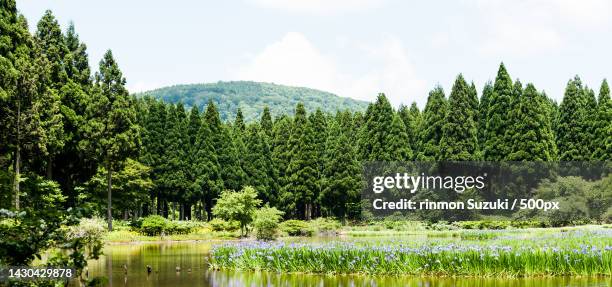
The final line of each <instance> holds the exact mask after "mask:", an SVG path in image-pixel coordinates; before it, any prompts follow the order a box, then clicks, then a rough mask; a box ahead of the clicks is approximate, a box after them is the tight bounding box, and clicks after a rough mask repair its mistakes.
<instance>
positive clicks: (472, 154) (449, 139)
mask: <svg viewBox="0 0 612 287" xmlns="http://www.w3.org/2000/svg"><path fill="white" fill-rule="evenodd" d="M474 97H475V95H474V94H473V90H472V88H470V86H468V84H467V83H466V81H465V80H464V79H463V76H462V75H461V74H459V76H457V79H456V80H455V84H454V85H453V88H452V91H451V94H450V96H449V98H448V112H447V113H446V116H445V120H444V125H443V126H442V138H441V139H440V153H441V158H442V159H444V160H450V161H469V160H475V159H476V156H477V154H476V152H477V150H478V132H477V129H476V121H475V120H474V118H475V115H476V113H477V111H478V110H477V109H476V107H477V102H476V103H474Z"/></svg>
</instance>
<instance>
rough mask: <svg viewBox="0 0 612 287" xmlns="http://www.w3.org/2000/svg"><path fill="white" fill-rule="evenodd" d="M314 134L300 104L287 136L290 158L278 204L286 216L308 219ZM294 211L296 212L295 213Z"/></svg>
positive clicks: (312, 194) (313, 187)
mask: <svg viewBox="0 0 612 287" xmlns="http://www.w3.org/2000/svg"><path fill="white" fill-rule="evenodd" d="M313 143H314V131H313V129H312V125H311V124H310V122H309V121H308V118H307V116H306V110H305V108H304V104H302V103H299V104H298V105H297V107H296V109H295V118H294V120H293V127H292V129H291V136H290V137H289V147H290V149H291V155H292V156H291V159H290V161H289V166H288V167H287V172H286V174H285V176H286V182H285V186H284V188H283V194H282V195H281V203H282V204H283V206H284V207H285V208H286V212H287V214H293V215H294V216H298V217H300V218H304V219H306V220H310V218H311V215H312V208H313V203H314V200H315V198H316V196H317V195H316V194H315V192H316V191H317V190H318V186H317V171H316V162H317V159H316V150H315V146H314V144H313ZM296 211H297V212H298V213H297V214H296Z"/></svg>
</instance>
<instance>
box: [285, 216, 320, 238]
mask: <svg viewBox="0 0 612 287" xmlns="http://www.w3.org/2000/svg"><path fill="white" fill-rule="evenodd" d="M280 230H281V231H282V232H284V233H287V235H289V236H312V235H313V234H314V229H313V228H312V227H311V226H310V224H308V222H306V221H302V220H296V219H290V220H287V221H284V222H283V223H281V224H280Z"/></svg>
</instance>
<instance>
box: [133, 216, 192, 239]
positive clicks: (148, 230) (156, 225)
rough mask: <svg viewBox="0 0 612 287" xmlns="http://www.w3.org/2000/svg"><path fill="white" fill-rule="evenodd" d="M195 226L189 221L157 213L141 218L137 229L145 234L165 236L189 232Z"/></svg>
mask: <svg viewBox="0 0 612 287" xmlns="http://www.w3.org/2000/svg"><path fill="white" fill-rule="evenodd" d="M196 227H198V225H197V224H193V223H191V222H189V221H172V220H168V219H166V218H164V217H162V216H159V215H150V216H147V217H145V218H143V220H142V223H141V224H140V228H139V231H140V232H141V233H143V234H145V235H147V236H160V235H161V236H166V235H173V234H189V233H191V232H192V231H193V230H194V229H195V228H196Z"/></svg>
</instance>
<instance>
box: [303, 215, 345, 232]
mask: <svg viewBox="0 0 612 287" xmlns="http://www.w3.org/2000/svg"><path fill="white" fill-rule="evenodd" d="M309 224H310V227H311V228H312V229H314V230H315V232H317V233H319V234H324V235H326V234H327V235H333V234H336V233H337V232H338V230H340V228H342V224H340V222H338V220H335V219H332V218H325V217H319V218H316V219H314V220H311V221H309Z"/></svg>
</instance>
